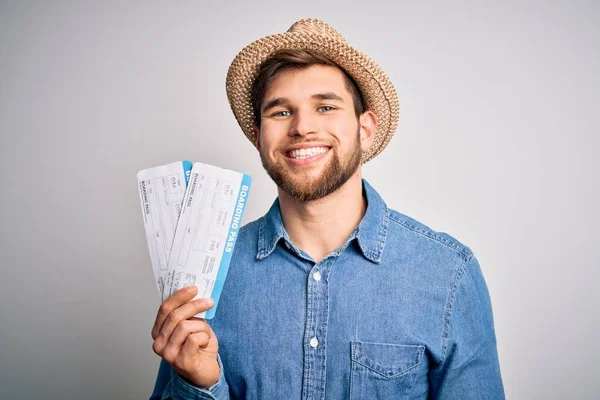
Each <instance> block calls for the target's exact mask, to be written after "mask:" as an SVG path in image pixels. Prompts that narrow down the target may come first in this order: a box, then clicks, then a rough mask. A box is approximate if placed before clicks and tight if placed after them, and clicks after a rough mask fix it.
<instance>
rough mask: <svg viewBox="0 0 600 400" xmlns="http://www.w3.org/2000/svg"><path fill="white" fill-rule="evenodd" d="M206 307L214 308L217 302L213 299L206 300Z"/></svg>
mask: <svg viewBox="0 0 600 400" xmlns="http://www.w3.org/2000/svg"><path fill="white" fill-rule="evenodd" d="M206 305H207V306H211V307H212V306H214V305H215V301H214V300H213V299H206Z"/></svg>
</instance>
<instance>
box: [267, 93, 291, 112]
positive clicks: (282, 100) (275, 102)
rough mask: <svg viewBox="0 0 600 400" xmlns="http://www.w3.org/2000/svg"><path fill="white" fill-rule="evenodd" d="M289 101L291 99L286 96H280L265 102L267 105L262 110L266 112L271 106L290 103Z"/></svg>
mask: <svg viewBox="0 0 600 400" xmlns="http://www.w3.org/2000/svg"><path fill="white" fill-rule="evenodd" d="M289 102H290V101H289V100H288V99H286V98H285V97H278V98H276V99H273V100H269V101H268V102H267V104H265V106H264V107H263V109H262V112H263V113H264V112H266V111H267V110H268V109H270V108H273V107H277V106H282V105H284V104H288V103H289Z"/></svg>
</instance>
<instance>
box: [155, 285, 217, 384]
mask: <svg viewBox="0 0 600 400" xmlns="http://www.w3.org/2000/svg"><path fill="white" fill-rule="evenodd" d="M197 292H198V289H197V288H196V287H195V286H190V287H187V288H184V289H181V290H178V291H177V292H175V293H174V294H173V295H172V296H171V297H169V298H168V299H167V300H165V301H164V302H163V303H162V304H161V306H160V308H159V309H158V315H157V316H156V321H155V322H154V326H153V327H152V339H154V343H153V344H152V349H153V350H154V352H155V353H156V354H158V355H159V356H161V357H162V358H163V359H164V360H165V361H167V362H168V363H169V364H170V365H171V366H172V367H173V368H174V369H175V371H177V373H179V375H181V376H183V377H184V378H185V379H187V380H188V381H190V382H191V383H193V384H194V385H196V386H198V387H202V388H208V387H210V386H212V385H214V384H215V383H217V381H218V380H219V363H218V361H217V353H218V349H219V344H218V341H217V336H216V335H215V333H214V332H213V330H212V329H211V327H210V326H209V325H208V323H207V322H206V320H204V319H200V318H193V316H194V315H196V314H198V313H200V312H202V311H206V310H208V309H210V308H211V307H212V306H213V305H214V301H213V300H212V299H197V300H194V301H190V300H192V299H193V298H194V296H196V293H197Z"/></svg>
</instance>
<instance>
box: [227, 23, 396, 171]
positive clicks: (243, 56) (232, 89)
mask: <svg viewBox="0 0 600 400" xmlns="http://www.w3.org/2000/svg"><path fill="white" fill-rule="evenodd" d="M281 50H309V51H311V52H315V53H319V54H322V55H324V56H325V57H327V58H328V59H330V60H331V61H333V62H334V63H336V64H337V65H339V66H340V67H342V68H343V69H344V70H346V72H348V74H350V76H352V77H353V78H354V80H355V81H356V83H357V84H358V86H359V87H360V90H361V92H362V94H363V97H364V100H365V103H366V107H367V109H369V110H372V111H373V112H374V113H375V115H376V116H377V122H378V126H377V131H376V132H375V138H374V141H373V145H372V146H371V148H370V149H369V151H367V152H365V153H364V154H363V156H362V159H361V162H362V163H363V164H364V163H366V162H367V161H369V160H370V159H372V158H373V157H375V156H376V155H378V154H379V153H380V152H381V151H382V150H383V149H384V148H385V146H387V144H388V142H389V141H390V139H391V138H392V136H393V135H394V133H395V132H396V127H397V126H398V113H399V110H398V95H397V94H396V89H394V86H393V85H392V83H391V82H390V80H389V78H388V77H387V75H386V74H385V72H383V70H382V69H381V68H379V66H378V65H377V64H375V62H374V61H373V60H371V59H370V58H369V57H368V56H367V55H366V54H364V53H362V52H360V51H359V50H357V49H355V48H354V47H352V46H351V45H350V44H348V43H347V42H346V40H345V39H344V38H343V37H342V35H340V34H339V33H338V32H337V31H336V30H335V29H333V28H332V27H331V26H329V25H327V24H326V23H324V22H323V21H320V20H318V19H301V20H299V21H298V22H296V23H294V24H293V25H292V26H291V27H290V29H288V31H287V32H284V33H279V34H276V35H271V36H267V37H264V38H262V39H258V40H256V41H254V42H253V43H251V44H249V45H248V46H246V47H245V48H244V49H242V51H240V53H239V54H238V55H237V56H236V57H235V59H234V60H233V62H232V63H231V66H230V67H229V71H228V72H227V80H226V87H227V98H228V100H229V104H230V105H231V110H232V111H233V114H234V115H235V118H236V119H237V121H238V124H239V125H240V127H241V128H242V131H244V134H245V135H246V136H247V137H248V139H250V141H251V142H252V143H254V132H253V130H252V128H253V126H254V125H255V124H256V123H255V120H254V113H253V111H252V101H251V97H250V91H251V87H252V83H253V82H254V79H255V78H256V75H257V73H258V69H259V67H260V65H261V64H262V63H263V62H264V61H265V60H267V59H268V58H269V57H271V56H272V55H273V53H275V52H278V51H281Z"/></svg>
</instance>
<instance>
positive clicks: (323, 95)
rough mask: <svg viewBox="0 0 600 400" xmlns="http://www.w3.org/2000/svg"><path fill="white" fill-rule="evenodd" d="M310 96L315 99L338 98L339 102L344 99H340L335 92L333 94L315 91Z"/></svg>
mask: <svg viewBox="0 0 600 400" xmlns="http://www.w3.org/2000/svg"><path fill="white" fill-rule="evenodd" d="M311 97H312V98H313V99H316V100H338V101H341V102H343V101H344V99H342V98H341V97H340V96H338V95H337V94H335V93H333V92H327V93H317V94H313V95H312V96H311Z"/></svg>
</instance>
